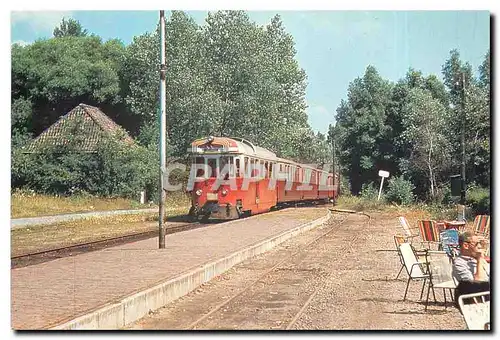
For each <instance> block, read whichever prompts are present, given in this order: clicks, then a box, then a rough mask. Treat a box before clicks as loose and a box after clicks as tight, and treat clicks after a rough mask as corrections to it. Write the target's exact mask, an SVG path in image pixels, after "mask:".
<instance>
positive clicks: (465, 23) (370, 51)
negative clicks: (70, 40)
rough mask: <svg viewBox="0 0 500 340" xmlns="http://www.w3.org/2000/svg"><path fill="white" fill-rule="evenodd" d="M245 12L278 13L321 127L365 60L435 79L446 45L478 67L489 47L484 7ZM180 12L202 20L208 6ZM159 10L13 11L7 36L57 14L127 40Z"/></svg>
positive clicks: (43, 34)
mask: <svg viewBox="0 0 500 340" xmlns="http://www.w3.org/2000/svg"><path fill="white" fill-rule="evenodd" d="M247 12H248V14H249V17H250V19H251V20H253V21H255V22H256V23H257V24H259V25H265V24H267V23H269V22H270V20H271V18H272V17H273V16H274V15H275V14H279V15H280V16H281V18H282V20H283V23H284V26H285V29H286V30H287V32H289V33H290V34H292V36H293V38H294V41H295V44H296V45H295V47H296V50H297V54H296V59H297V61H298V62H299V65H300V67H301V68H303V69H304V70H305V71H306V74H307V77H308V79H307V81H308V85H307V90H306V101H307V105H308V108H307V113H308V117H309V118H308V119H309V124H310V125H311V127H312V128H313V130H315V131H320V132H322V133H325V132H326V131H327V130H328V125H329V124H332V123H334V115H335V111H336V108H337V107H338V106H339V104H340V100H341V99H345V98H346V96H347V88H348V86H349V83H350V82H351V81H353V80H354V79H355V78H356V77H360V76H362V75H363V73H364V71H365V69H366V67H367V66H368V65H370V64H371V65H373V66H375V67H376V68H377V70H378V71H379V73H380V74H381V76H382V77H384V78H385V79H389V80H391V81H397V80H398V79H400V78H402V77H404V75H405V73H406V72H407V70H408V69H409V68H410V67H412V68H414V69H416V70H421V71H422V72H423V73H424V74H425V75H428V74H436V75H438V76H439V77H441V67H442V65H443V64H444V62H445V61H446V59H447V58H448V56H449V52H450V50H452V49H454V48H456V49H458V50H459V52H460V55H461V57H462V59H463V60H464V61H468V62H469V63H470V64H471V65H472V66H473V68H474V70H477V68H478V66H479V65H480V64H481V62H482V61H483V58H484V55H485V53H486V52H487V50H488V49H489V45H490V13H489V12H488V11H484V10H483V11H477V10H476V11H331V10H319V11H318V10H316V11H312V10H309V11H297V10H293V11H290V10H289V11H247ZM169 13H170V12H169V11H167V15H169ZM187 13H188V14H189V15H191V16H192V17H193V18H194V19H195V20H196V22H197V23H198V24H199V25H204V22H205V18H206V15H207V11H187ZM158 16H159V14H158V11H50V12H47V11H43V12H28V11H13V12H11V42H18V43H22V44H27V43H31V42H33V41H35V40H37V39H41V38H50V37H51V36H52V31H53V29H54V27H56V26H58V24H59V23H60V22H61V19H62V18H63V17H66V18H69V17H71V18H74V19H76V20H78V21H79V22H80V23H81V24H82V26H83V27H84V28H85V29H87V30H88V31H89V32H91V33H94V34H96V35H98V36H100V37H102V38H103V39H104V40H108V39H113V38H118V39H120V40H122V41H123V42H124V43H125V44H129V43H130V42H131V41H132V39H133V37H134V36H138V35H141V34H143V33H146V32H151V31H152V30H154V28H155V27H156V25H157V23H158ZM167 43H168V42H167Z"/></svg>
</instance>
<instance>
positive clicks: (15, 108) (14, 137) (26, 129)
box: [10, 97, 32, 148]
mask: <svg viewBox="0 0 500 340" xmlns="http://www.w3.org/2000/svg"><path fill="white" fill-rule="evenodd" d="M31 110H32V106H31V101H29V100H27V99H25V98H23V97H20V98H17V99H14V100H13V102H12V106H11V120H10V122H11V146H12V147H13V148H14V147H17V146H22V145H23V144H25V143H26V142H27V141H28V140H30V139H31V133H30V131H31V119H32V118H31Z"/></svg>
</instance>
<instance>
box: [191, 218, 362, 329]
mask: <svg viewBox="0 0 500 340" xmlns="http://www.w3.org/2000/svg"><path fill="white" fill-rule="evenodd" d="M364 215H365V216H367V217H368V221H369V220H370V219H371V218H370V216H369V215H366V214H364ZM347 218H348V217H347V215H346V216H345V217H344V218H343V219H342V220H339V221H336V222H335V224H334V226H332V227H330V228H329V229H328V230H327V231H326V232H324V233H322V234H320V235H319V236H317V237H315V238H314V239H313V240H312V241H310V242H308V243H307V244H306V245H305V246H304V247H301V248H300V249H299V250H297V251H295V252H293V253H292V254H290V255H289V256H286V257H285V258H284V259H283V260H281V261H279V262H278V263H276V264H274V265H273V266H272V267H271V268H269V269H268V270H266V271H265V272H264V273H262V274H260V275H259V276H258V277H257V278H256V279H255V280H254V281H252V282H251V283H250V284H248V285H247V286H245V287H244V288H243V289H242V290H240V291H239V292H237V293H236V294H234V295H232V296H231V297H229V298H228V299H227V300H225V301H224V302H222V303H220V304H218V305H217V306H215V307H214V308H212V309H211V310H210V311H209V312H207V313H205V314H204V315H203V316H201V317H200V318H198V319H197V320H195V321H194V322H192V323H190V324H189V325H188V326H187V327H185V328H184V329H185V330H196V329H206V328H205V327H203V323H204V321H206V320H207V319H209V318H211V317H214V315H215V314H216V313H219V312H220V311H221V310H223V311H227V310H229V309H232V308H231V307H233V308H234V310H233V309H232V310H231V315H232V316H234V315H236V314H238V312H239V310H240V307H238V304H237V303H236V301H237V300H238V298H240V297H242V296H243V295H244V294H245V293H248V295H250V296H252V297H255V296H263V295H265V294H263V292H262V288H258V287H257V286H258V285H259V284H262V283H263V282H265V281H266V280H267V281H270V282H273V283H274V282H279V276H277V277H273V275H274V274H277V273H278V272H279V271H280V270H281V271H283V270H288V269H287V267H290V266H292V267H293V266H294V265H295V266H297V267H299V268H300V262H301V261H302V260H303V258H301V257H303V256H305V255H304V254H306V252H307V251H309V250H310V248H311V247H314V246H318V242H319V241H320V240H322V239H324V238H325V237H326V236H328V235H329V234H331V233H332V232H333V231H335V230H337V228H336V226H338V225H340V224H342V223H343V222H344V221H345V220H346V219H347ZM356 238H357V236H356V235H355V236H354V238H353V240H352V242H355V241H356ZM345 247H350V245H345ZM297 258H298V260H299V261H298V262H299V264H298V265H297V264H295V263H294V259H297ZM299 271H301V270H300V269H299ZM302 272H303V273H304V274H303V276H302V277H300V278H299V277H297V279H298V280H299V281H303V282H305V281H308V280H314V279H315V278H316V279H317V277H316V275H315V273H314V271H311V270H310V269H303V270H302ZM321 287H322V285H320V284H318V285H316V286H315V289H314V291H313V292H312V293H309V292H308V294H309V295H308V296H307V299H306V298H304V299H303V300H305V302H302V301H301V303H302V305H301V306H300V305H297V306H293V309H295V310H296V311H295V312H294V315H293V316H292V317H288V318H287V319H288V320H287V322H284V323H283V324H281V325H280V326H279V328H280V329H286V330H288V329H292V328H293V326H294V325H295V323H296V322H297V321H298V320H299V319H300V318H301V316H302V315H303V314H304V313H305V311H306V310H307V308H308V307H309V306H310V305H311V303H312V301H313V300H314V297H315V296H316V295H317V294H318V292H319V290H320V289H321ZM252 288H256V289H255V290H256V292H250V290H251V289H252ZM268 289H269V288H264V291H267V290H268ZM273 289H274V290H276V286H274V288H273ZM259 290H260V291H259ZM273 293H274V294H277V292H276V291H274V292H273ZM249 301H255V306H254V305H253V304H254V302H251V303H250V302H249ZM260 303H261V302H260V301H259V299H258V298H251V299H248V297H247V299H246V303H245V307H244V308H250V307H249V305H251V307H252V308H255V307H260ZM296 307H300V308H298V310H297V308H296ZM242 313H243V312H242ZM207 321H208V320H207Z"/></svg>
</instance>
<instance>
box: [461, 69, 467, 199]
mask: <svg viewBox="0 0 500 340" xmlns="http://www.w3.org/2000/svg"><path fill="white" fill-rule="evenodd" d="M461 99H462V100H461V102H462V136H461V137H462V138H461V139H462V141H461V142H462V171H461V172H462V185H461V190H460V204H461V205H463V206H465V127H466V125H465V120H466V114H465V99H466V98H465V73H464V72H462V98H461Z"/></svg>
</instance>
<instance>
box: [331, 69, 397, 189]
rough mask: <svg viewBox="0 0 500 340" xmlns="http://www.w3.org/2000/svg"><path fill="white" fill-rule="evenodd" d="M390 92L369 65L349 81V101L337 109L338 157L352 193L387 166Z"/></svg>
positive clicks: (388, 159)
mask: <svg viewBox="0 0 500 340" xmlns="http://www.w3.org/2000/svg"><path fill="white" fill-rule="evenodd" d="M390 94H391V84H390V83H389V82H387V81H386V80H384V79H382V78H381V77H380V75H379V74H378V72H377V70H376V69H375V68H374V67H373V66H368V67H367V68H366V72H365V74H364V76H363V78H356V79H355V80H354V81H353V82H351V83H350V84H349V89H348V95H347V96H348V100H347V101H344V100H342V101H341V103H340V106H339V107H338V108H337V115H336V121H337V128H338V139H337V141H339V150H341V152H340V153H339V156H340V161H341V162H342V163H343V164H345V165H346V167H347V169H348V176H349V178H350V179H351V188H352V191H353V193H354V194H357V193H359V191H360V190H361V187H362V184H363V183H366V182H372V181H375V180H376V179H377V173H378V171H377V170H380V169H387V167H388V166H387V165H388V163H389V161H390V153H391V149H389V148H387V143H386V142H385V139H386V135H387V133H388V131H389V130H388V127H387V125H386V123H385V122H386V109H387V107H388V106H389V101H390Z"/></svg>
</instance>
